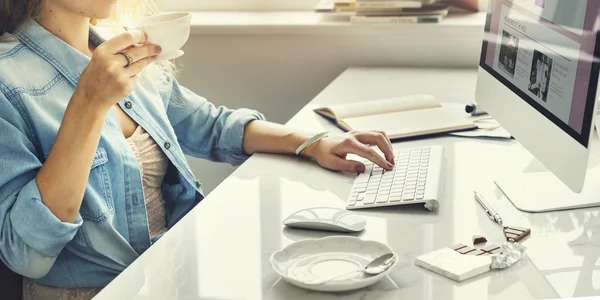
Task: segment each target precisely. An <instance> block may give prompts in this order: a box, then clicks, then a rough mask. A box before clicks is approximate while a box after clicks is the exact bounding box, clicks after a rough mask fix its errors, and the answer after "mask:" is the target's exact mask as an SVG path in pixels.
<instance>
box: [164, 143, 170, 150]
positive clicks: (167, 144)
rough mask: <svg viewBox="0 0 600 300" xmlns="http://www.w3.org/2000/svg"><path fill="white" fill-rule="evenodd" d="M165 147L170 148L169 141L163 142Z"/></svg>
mask: <svg viewBox="0 0 600 300" xmlns="http://www.w3.org/2000/svg"><path fill="white" fill-rule="evenodd" d="M165 149H167V150H169V149H171V143H169V142H165Z"/></svg>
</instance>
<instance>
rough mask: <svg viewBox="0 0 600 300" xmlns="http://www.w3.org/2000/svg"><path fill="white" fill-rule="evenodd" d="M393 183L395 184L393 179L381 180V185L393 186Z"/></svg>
mask: <svg viewBox="0 0 600 300" xmlns="http://www.w3.org/2000/svg"><path fill="white" fill-rule="evenodd" d="M392 182H394V179H392V178H390V179H381V185H385V184H389V185H391V184H392Z"/></svg>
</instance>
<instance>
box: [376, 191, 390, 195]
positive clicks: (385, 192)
mask: <svg viewBox="0 0 600 300" xmlns="http://www.w3.org/2000/svg"><path fill="white" fill-rule="evenodd" d="M389 194H390V192H389V191H381V190H380V191H379V192H377V196H387V195H389Z"/></svg>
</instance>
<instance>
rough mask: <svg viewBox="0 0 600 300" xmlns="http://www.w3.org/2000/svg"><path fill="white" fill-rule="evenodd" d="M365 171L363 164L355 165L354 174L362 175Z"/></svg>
mask: <svg viewBox="0 0 600 300" xmlns="http://www.w3.org/2000/svg"><path fill="white" fill-rule="evenodd" d="M365 170H366V168H365V165H363V164H358V165H356V172H358V173H364V172H365Z"/></svg>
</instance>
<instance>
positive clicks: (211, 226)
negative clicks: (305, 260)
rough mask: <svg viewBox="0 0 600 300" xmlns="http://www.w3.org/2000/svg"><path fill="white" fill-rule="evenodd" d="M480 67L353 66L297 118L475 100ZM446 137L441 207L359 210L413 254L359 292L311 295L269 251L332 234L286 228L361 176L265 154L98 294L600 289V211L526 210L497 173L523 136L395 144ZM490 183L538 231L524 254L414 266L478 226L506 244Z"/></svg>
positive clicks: (518, 158)
mask: <svg viewBox="0 0 600 300" xmlns="http://www.w3.org/2000/svg"><path fill="white" fill-rule="evenodd" d="M475 82H476V75H475V71H474V70H460V71H457V70H410V69H350V70H348V71H346V72H344V73H343V74H342V75H341V76H340V77H338V78H337V79H336V80H335V81H334V82H333V83H332V84H330V85H329V86H328V87H327V88H326V89H325V90H324V91H323V92H322V93H321V94H319V95H318V96H317V97H316V98H315V99H314V100H313V101H312V102H311V103H310V104H309V105H308V106H307V107H305V108H304V109H303V110H301V111H300V112H299V113H298V114H297V115H296V116H295V117H294V118H293V119H292V120H291V121H290V122H289V123H288V125H290V126H294V127H299V128H300V127H302V128H305V129H306V128H308V129H309V130H313V131H315V132H317V131H321V130H323V129H326V130H331V131H335V130H337V129H336V128H335V127H333V126H332V125H331V124H330V123H328V122H327V121H325V120H324V119H322V118H321V117H319V116H317V115H315V114H314V113H313V112H312V111H311V110H310V109H311V108H312V107H314V106H316V105H322V104H325V103H328V104H331V103H342V102H352V101H360V100H367V99H371V98H379V97H389V96H397V95H406V94H413V93H423V92H427V93H430V94H433V95H435V96H436V97H438V98H439V99H441V100H442V101H452V102H460V103H468V102H471V101H473V100H474V99H473V97H474V96H473V95H474V90H475ZM426 144H442V145H444V146H445V169H444V170H445V171H444V173H445V180H444V194H443V198H442V199H441V202H440V210H439V211H438V212H436V213H430V212H428V211H426V210H425V209H424V208H422V207H421V206H418V207H413V208H407V207H402V208H386V209H377V210H359V211H356V213H358V214H361V215H363V216H364V217H366V219H367V222H368V223H367V229H366V231H365V232H363V233H362V234H360V235H359V236H360V237H361V238H363V239H372V240H377V241H380V242H384V243H387V244H388V245H390V246H391V247H392V248H393V249H394V251H395V252H396V253H398V254H400V255H401V256H402V257H404V258H406V260H407V262H408V263H407V264H405V265H398V266H397V267H396V268H394V269H393V270H392V272H391V274H390V276H389V278H388V279H385V280H383V281H381V282H379V283H378V284H376V285H374V286H372V287H370V288H367V289H364V290H361V291H357V292H353V293H345V294H326V293H323V294H321V293H314V292H309V291H305V290H302V289H299V288H296V287H294V286H292V285H289V284H287V283H286V282H284V281H283V280H280V278H279V277H278V276H277V275H276V274H275V273H274V272H273V271H272V269H271V266H270V264H269V256H270V255H271V253H273V252H274V251H276V250H278V249H280V248H282V247H284V246H286V245H287V244H289V243H292V242H294V241H298V240H301V239H306V238H316V237H323V236H326V235H327V234H326V233H322V232H310V231H296V230H290V229H284V226H283V225H282V224H281V222H282V220H283V219H284V218H285V217H287V216H288V215H289V214H291V213H293V212H295V211H297V210H299V209H302V208H308V207H313V206H334V207H340V208H342V207H344V201H345V199H346V197H347V196H348V193H349V190H350V187H351V184H352V181H353V178H352V177H351V176H348V175H343V174H339V173H334V172H330V171H326V170H323V169H321V168H319V167H318V166H316V165H314V164H312V163H309V162H307V161H304V160H302V159H299V158H295V157H287V156H275V155H256V156H254V157H252V158H251V159H250V160H249V161H248V162H246V163H245V164H243V165H242V166H241V167H240V168H239V169H238V170H237V171H236V172H235V173H233V174H232V175H231V176H230V177H229V178H227V180H225V181H224V182H223V183H222V184H221V185H220V186H219V187H218V188H217V189H215V190H214V191H213V192H212V193H211V194H210V195H209V197H208V198H207V199H205V200H204V201H203V202H202V203H201V204H200V205H199V206H198V207H196V208H195V209H194V210H193V211H192V212H190V214H188V215H187V216H186V217H185V218H184V219H183V220H182V221H181V222H180V223H179V224H178V225H177V226H175V227H174V228H173V229H172V230H171V231H170V232H169V233H167V234H166V235H165V236H164V237H163V238H162V239H161V240H160V241H159V242H158V243H157V244H156V245H154V246H152V247H151V248H150V249H149V250H148V251H147V252H146V253H144V254H143V255H142V256H141V257H140V258H139V259H138V260H137V261H135V262H134V263H133V264H132V265H131V266H130V267H129V268H127V269H126V270H125V271H124V272H123V273H122V274H121V275H120V276H119V277H117V279H116V280H114V281H113V282H112V283H111V284H110V285H109V286H108V287H106V288H105V289H104V290H103V292H102V293H101V294H99V295H98V297H97V298H96V299H99V300H104V299H160V300H162V299H294V300H298V299H317V300H320V299H338V298H340V299H342V298H343V299H356V300H358V299H411V300H414V299H444V300H448V299H456V300H459V299H533V298H535V299H539V298H558V297H576V296H590V295H599V294H600V265H598V262H597V261H598V259H599V258H600V236H599V234H598V232H599V231H600V216H599V214H600V209H586V210H577V211H564V212H558V213H545V214H526V213H522V212H520V211H518V210H516V209H515V208H514V207H513V206H512V204H511V203H510V202H509V201H508V200H506V198H504V197H502V195H501V194H500V193H499V191H498V190H497V189H495V187H494V185H493V183H492V181H491V180H492V178H493V177H492V175H494V174H498V172H505V171H509V170H510V168H511V167H515V168H516V167H522V166H527V165H528V164H529V163H530V157H529V156H528V155H527V154H525V152H524V151H523V150H522V149H521V148H520V146H519V145H518V144H517V143H516V142H514V141H507V140H503V141H492V140H480V139H477V140H476V139H467V138H456V137H440V138H435V139H428V140H421V141H413V142H406V143H397V144H395V147H404V146H415V145H426ZM474 188H477V189H478V190H479V191H481V192H482V193H483V194H484V195H485V196H486V197H487V199H488V201H489V202H490V203H491V205H493V206H494V208H496V210H497V211H498V212H499V213H500V214H501V215H502V217H503V219H504V221H505V223H506V224H509V225H515V226H523V227H528V228H531V229H532V236H531V237H530V238H528V240H526V241H525V242H524V245H525V246H526V247H528V251H527V255H528V256H527V258H525V259H524V260H522V261H521V262H519V263H518V264H517V265H515V266H513V267H511V268H509V269H507V270H504V271H495V272H490V273H488V274H486V275H484V276H480V277H477V278H474V279H471V280H469V281H466V282H463V283H456V282H453V281H451V280H449V279H446V278H444V277H441V276H438V275H435V274H433V273H430V272H429V271H426V270H423V269H421V268H419V267H417V266H415V265H414V258H415V257H416V256H418V255H420V254H423V253H426V252H429V251H432V250H434V249H437V248H440V247H444V246H449V245H453V244H456V243H458V242H463V243H470V241H471V237H472V235H473V234H484V235H486V236H487V237H488V239H491V240H492V241H496V242H498V243H499V242H501V241H502V233H501V230H500V229H499V227H497V225H495V224H494V223H492V222H491V221H490V220H489V219H488V218H487V217H486V215H485V214H484V212H483V210H482V209H481V208H480V207H479V206H477V204H476V202H475V201H474V200H473V198H472V191H473V189H474Z"/></svg>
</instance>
